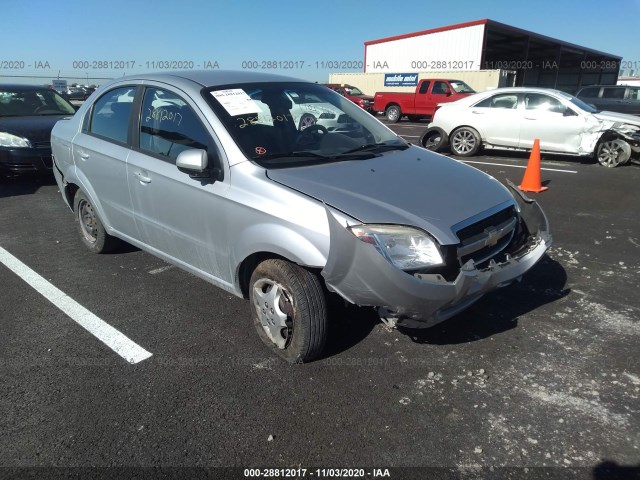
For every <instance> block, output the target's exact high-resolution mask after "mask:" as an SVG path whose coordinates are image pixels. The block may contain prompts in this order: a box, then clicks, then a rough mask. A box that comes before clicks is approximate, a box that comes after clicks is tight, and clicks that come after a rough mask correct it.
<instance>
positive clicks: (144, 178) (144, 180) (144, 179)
mask: <svg viewBox="0 0 640 480" xmlns="http://www.w3.org/2000/svg"><path fill="white" fill-rule="evenodd" d="M133 176H134V177H136V178H137V179H138V180H140V181H141V182H142V183H151V178H150V177H147V176H145V175H143V174H142V172H134V173H133Z"/></svg>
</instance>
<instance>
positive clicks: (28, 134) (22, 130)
mask: <svg viewBox="0 0 640 480" xmlns="http://www.w3.org/2000/svg"><path fill="white" fill-rule="evenodd" d="M69 117H71V115H41V116H37V115H32V116H28V117H2V118H0V132H7V133H11V134H13V135H19V136H21V137H24V138H27V139H28V140H29V141H30V142H31V143H40V142H50V141H51V130H52V129H53V126H54V125H55V124H56V122H57V121H58V120H62V119H63V118H69Z"/></svg>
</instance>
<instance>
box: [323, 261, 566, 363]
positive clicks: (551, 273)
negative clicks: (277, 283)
mask: <svg viewBox="0 0 640 480" xmlns="http://www.w3.org/2000/svg"><path fill="white" fill-rule="evenodd" d="M566 282H567V273H566V271H565V269H564V268H563V267H562V265H561V264H560V263H558V262H556V261H555V260H553V259H551V258H550V257H549V256H546V255H545V256H544V257H543V258H542V259H541V260H540V262H538V264H537V265H536V266H535V267H533V268H532V269H531V270H530V271H529V272H527V274H526V275H525V277H524V279H523V281H522V282H516V283H514V284H512V285H509V286H508V287H505V288H503V289H500V290H496V291H494V292H491V293H489V294H487V295H485V296H484V297H483V298H481V299H480V300H479V301H478V302H476V303H475V304H474V305H472V306H471V307H469V308H468V309H467V310H465V311H464V312H462V313H460V314H458V315H456V316H455V317H453V318H451V319H449V320H447V321H445V322H442V323H439V324H438V325H435V326H434V327H431V328H426V329H409V328H402V327H398V329H397V330H398V332H399V333H401V334H403V335H407V336H408V337H409V338H410V339H411V340H412V341H413V342H415V343H422V344H432V345H454V344H461V343H468V342H473V341H477V340H481V339H484V338H487V337H491V336H493V335H496V334H499V333H502V332H505V331H507V330H511V329H514V328H516V327H517V326H518V319H519V317H521V316H522V315H525V314H527V313H529V312H531V311H533V310H535V309H537V308H539V307H541V306H543V305H546V304H548V303H552V302H555V301H557V300H559V299H561V298H564V297H565V296H567V295H568V294H569V293H570V290H569V289H567V288H565V285H566ZM332 300H333V301H332V304H333V305H331V306H330V309H329V311H330V314H329V335H328V341H327V345H326V347H325V352H324V355H323V356H325V357H331V356H333V355H337V354H339V353H341V352H344V351H346V350H349V349H350V348H352V347H354V346H355V345H357V344H358V343H360V342H361V341H362V340H364V339H365V338H366V337H367V336H368V335H369V334H370V333H371V331H372V330H373V329H374V328H375V327H376V326H377V325H378V324H379V323H380V319H379V317H378V315H377V313H376V312H375V310H374V309H372V308H367V307H356V306H353V305H349V306H345V305H343V304H341V303H340V300H339V298H337V297H335V298H333V299H332Z"/></svg>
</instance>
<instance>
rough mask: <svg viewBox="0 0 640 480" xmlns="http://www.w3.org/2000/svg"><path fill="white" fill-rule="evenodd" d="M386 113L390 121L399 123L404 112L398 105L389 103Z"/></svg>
mask: <svg viewBox="0 0 640 480" xmlns="http://www.w3.org/2000/svg"><path fill="white" fill-rule="evenodd" d="M384 114H385V115H386V116H387V120H388V121H389V123H398V122H399V121H400V117H402V112H401V111H400V107H399V106H398V105H389V106H388V107H387V109H386V110H385V112H384Z"/></svg>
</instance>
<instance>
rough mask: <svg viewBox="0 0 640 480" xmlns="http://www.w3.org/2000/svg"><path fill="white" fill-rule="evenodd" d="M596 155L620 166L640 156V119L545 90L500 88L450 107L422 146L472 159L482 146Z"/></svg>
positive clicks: (437, 115)
mask: <svg viewBox="0 0 640 480" xmlns="http://www.w3.org/2000/svg"><path fill="white" fill-rule="evenodd" d="M536 138H538V139H540V149H541V151H544V152H551V153H561V154H568V155H579V156H591V155H593V154H595V156H596V158H597V160H598V162H600V163H601V164H602V165H604V166H607V167H615V166H618V165H621V164H623V163H626V162H627V161H629V159H630V158H631V156H632V155H633V156H634V157H638V155H639V154H640V118H638V117H635V116H633V115H625V114H623V113H614V112H600V111H598V110H596V109H594V108H593V107H591V106H589V105H587V104H586V103H584V102H583V101H582V100H580V99H578V98H576V97H574V96H573V95H569V94H568V93H565V92H561V91H558V90H552V89H545V88H525V87H514V88H500V89H496V90H491V91H488V92H484V93H478V94H475V95H471V96H469V97H466V98H463V99H461V100H458V101H457V102H454V103H447V104H444V105H442V106H440V108H438V110H437V111H436V113H435V117H434V119H433V122H432V123H430V124H429V127H428V129H427V131H426V132H425V134H424V135H423V136H422V138H421V140H420V142H421V144H422V145H423V146H424V147H427V148H429V149H431V150H435V151H439V150H440V149H442V148H444V147H445V146H446V145H447V144H448V145H449V146H450V147H451V151H452V152H453V153H454V154H455V155H459V156H462V157H468V156H471V155H475V154H476V153H478V151H479V150H480V149H481V148H487V149H491V148H495V149H503V150H529V149H531V148H532V146H533V141H534V139H536Z"/></svg>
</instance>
